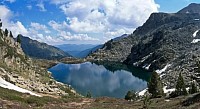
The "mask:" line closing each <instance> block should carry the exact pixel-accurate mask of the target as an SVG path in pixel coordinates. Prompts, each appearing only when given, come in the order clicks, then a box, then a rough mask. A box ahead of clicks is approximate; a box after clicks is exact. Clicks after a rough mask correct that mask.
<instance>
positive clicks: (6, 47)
mask: <svg viewBox="0 0 200 109" xmlns="http://www.w3.org/2000/svg"><path fill="white" fill-rule="evenodd" d="M0 60H1V61H0V76H1V77H2V78H3V79H5V80H6V81H8V82H10V83H12V84H15V85H17V86H19V87H21V88H24V89H27V90H30V91H34V92H38V93H43V94H51V95H68V96H69V95H72V94H73V95H77V94H76V93H74V92H75V91H74V90H73V89H71V88H70V87H68V86H67V85H64V84H62V83H58V82H56V81H55V80H54V79H53V78H52V77H51V73H49V72H47V70H46V69H42V68H40V67H39V66H38V65H37V62H36V61H34V62H33V60H32V59H31V58H28V57H27V56H26V55H25V54H24V52H23V50H22V48H21V45H20V43H18V42H16V41H15V40H14V38H13V37H12V36H11V35H10V34H5V32H4V31H3V30H2V29H0Z"/></svg>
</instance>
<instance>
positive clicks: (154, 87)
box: [147, 71, 164, 98]
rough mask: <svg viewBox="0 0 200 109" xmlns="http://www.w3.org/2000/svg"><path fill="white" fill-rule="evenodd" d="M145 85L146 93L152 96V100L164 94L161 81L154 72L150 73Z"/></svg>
mask: <svg viewBox="0 0 200 109" xmlns="http://www.w3.org/2000/svg"><path fill="white" fill-rule="evenodd" d="M147 85H148V91H149V93H151V94H152V97H153V98H156V97H161V96H162V95H163V94H164V91H163V85H162V81H161V80H160V77H159V75H158V74H157V73H156V72H155V71H154V72H153V73H152V75H151V78H150V80H149V82H148V83H147Z"/></svg>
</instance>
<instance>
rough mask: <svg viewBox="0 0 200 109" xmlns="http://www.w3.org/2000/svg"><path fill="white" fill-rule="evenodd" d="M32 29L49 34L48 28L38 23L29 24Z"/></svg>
mask: <svg viewBox="0 0 200 109" xmlns="http://www.w3.org/2000/svg"><path fill="white" fill-rule="evenodd" d="M30 29H34V30H35V31H44V32H45V33H50V31H49V30H48V28H47V27H46V26H45V25H42V24H39V23H34V22H31V28H30Z"/></svg>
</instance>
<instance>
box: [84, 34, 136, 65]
mask: <svg viewBox="0 0 200 109" xmlns="http://www.w3.org/2000/svg"><path fill="white" fill-rule="evenodd" d="M134 43H137V37H133V34H131V35H129V36H128V37H124V38H119V37H118V38H117V40H113V39H112V40H110V41H108V42H106V43H105V44H104V45H103V47H101V48H100V49H97V50H96V51H95V52H92V53H91V54H89V55H88V57H87V59H88V60H97V61H98V60H99V61H117V62H123V61H124V60H125V59H126V57H127V56H128V55H129V54H130V52H131V48H132V45H133V44H134Z"/></svg>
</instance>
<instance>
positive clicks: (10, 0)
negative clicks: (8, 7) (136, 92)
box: [3, 0, 16, 3]
mask: <svg viewBox="0 0 200 109" xmlns="http://www.w3.org/2000/svg"><path fill="white" fill-rule="evenodd" d="M3 1H4V2H5V1H6V2H10V3H14V2H15V1H16V0H3Z"/></svg>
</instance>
